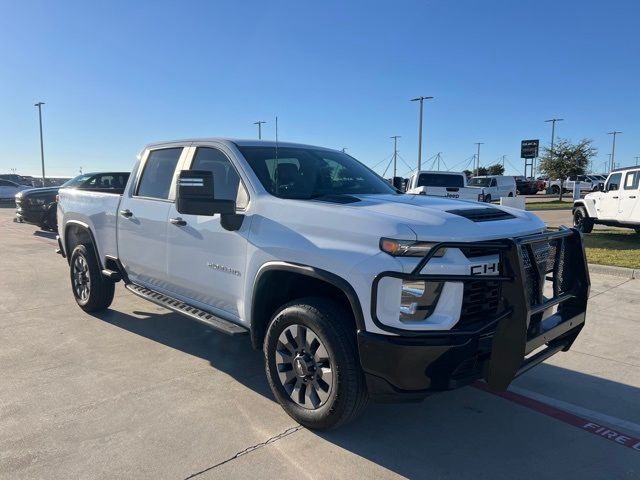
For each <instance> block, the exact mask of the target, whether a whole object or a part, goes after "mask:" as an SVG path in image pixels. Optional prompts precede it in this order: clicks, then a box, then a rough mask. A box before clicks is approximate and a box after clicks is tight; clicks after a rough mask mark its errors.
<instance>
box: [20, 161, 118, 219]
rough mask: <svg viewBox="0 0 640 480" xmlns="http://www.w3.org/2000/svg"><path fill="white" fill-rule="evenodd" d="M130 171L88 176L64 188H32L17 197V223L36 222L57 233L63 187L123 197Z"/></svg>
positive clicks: (69, 183) (65, 184) (80, 177)
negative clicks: (57, 214)
mask: <svg viewBox="0 0 640 480" xmlns="http://www.w3.org/2000/svg"><path fill="white" fill-rule="evenodd" d="M128 179H129V172H104V173H85V174H82V175H78V176H77V177H75V178H72V179H71V180H68V181H66V182H65V183H63V184H62V185H61V186H60V187H44V188H30V189H28V190H23V191H22V192H20V193H18V194H17V195H16V221H17V222H25V223H33V224H35V225H38V226H39V227H40V228H42V229H45V230H57V229H58V222H57V219H56V211H57V208H58V202H57V199H56V197H57V195H58V190H59V189H60V188H78V189H81V190H95V191H102V192H112V193H119V194H122V192H123V191H124V187H125V185H126V184H127V180H128Z"/></svg>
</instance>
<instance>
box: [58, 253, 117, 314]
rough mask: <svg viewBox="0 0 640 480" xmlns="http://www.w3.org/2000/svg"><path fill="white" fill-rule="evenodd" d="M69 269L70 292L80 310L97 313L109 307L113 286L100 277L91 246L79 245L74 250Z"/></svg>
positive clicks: (98, 265) (110, 282)
mask: <svg viewBox="0 0 640 480" xmlns="http://www.w3.org/2000/svg"><path fill="white" fill-rule="evenodd" d="M69 267H70V274H71V290H72V291H73V297H74V298H75V300H76V303H77V304H78V306H79V307H80V308H81V309H83V310H84V311H85V312H98V311H100V310H104V309H105V308H108V307H109V305H111V302H112V301H113V295H114V292H115V284H114V282H113V281H111V280H109V279H108V278H105V277H103V276H102V272H101V269H100V264H99V263H98V259H97V257H96V254H95V251H94V249H93V246H92V245H90V244H81V245H78V246H77V247H76V248H74V249H73V252H72V253H71V259H70V262H69Z"/></svg>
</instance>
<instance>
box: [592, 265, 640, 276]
mask: <svg viewBox="0 0 640 480" xmlns="http://www.w3.org/2000/svg"><path fill="white" fill-rule="evenodd" d="M589 273H598V274H601V275H612V276H615V277H622V278H629V279H631V278H640V269H635V270H634V269H633V268H626V267H614V266H611V265H596V264H593V263H590V264H589Z"/></svg>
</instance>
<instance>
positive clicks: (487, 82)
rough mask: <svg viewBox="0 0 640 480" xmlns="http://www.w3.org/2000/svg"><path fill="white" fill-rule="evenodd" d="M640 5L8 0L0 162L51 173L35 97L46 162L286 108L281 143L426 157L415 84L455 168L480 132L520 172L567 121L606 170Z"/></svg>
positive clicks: (632, 82)
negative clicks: (531, 148)
mask: <svg viewBox="0 0 640 480" xmlns="http://www.w3.org/2000/svg"><path fill="white" fill-rule="evenodd" d="M639 17H640V2H638V1H612V0H609V1H588V0H579V1H578V0H576V1H557V0H555V1H548V0H538V1H524V0H517V1H514V0H504V1H494V0H484V1H452V0H449V1H444V0H442V1H424V0H423V1H411V2H410V1H393V2H391V1H390V2H377V1H371V0H369V1H345V0H342V1H315V2H312V1H300V0H298V1H293V0H292V1H278V0H269V1H265V0H263V1H259V2H254V1H237V0H236V1H218V2H215V1H202V2H195V1H193V2H192V1H175V2H166V1H153V2H151V1H147V2H143V1H123V2H120V1H109V2H91V1H86V0H85V1H77V2H69V1H56V2H53V1H29V0H21V1H7V0H0V172H8V171H9V170H10V169H11V168H16V169H17V171H18V173H23V174H38V173H39V171H40V151H39V143H38V124H37V109H36V108H35V107H34V106H33V104H34V103H35V102H36V101H38V100H41V101H44V102H46V105H44V107H43V116H44V141H45V156H46V164H47V173H48V174H51V175H75V174H76V173H77V172H78V169H79V167H80V166H82V168H83V170H84V171H85V172H88V171H99V170H112V169H118V170H120V169H122V170H128V169H129V168H130V166H131V164H132V162H133V160H134V159H135V155H136V154H137V153H138V151H139V150H140V149H141V147H142V146H144V145H145V144H146V143H150V142H153V141H158V140H169V139H177V138H185V137H199V136H230V137H238V138H247V137H256V136H257V131H256V127H255V125H253V124H252V123H253V122H254V121H256V120H266V121H267V122H268V123H267V124H266V125H265V126H264V130H263V135H264V137H265V138H273V136H274V123H275V122H274V117H275V115H278V116H279V126H280V129H279V132H280V135H279V136H280V139H282V140H288V141H297V142H304V143H311V144H316V145H323V146H328V147H335V148H342V147H347V148H348V153H350V154H351V155H353V156H355V157H356V158H358V159H360V160H361V161H363V162H364V163H367V164H368V165H370V166H373V165H375V164H377V163H379V162H380V161H381V160H383V159H384V158H385V157H388V156H389V155H390V154H391V153H392V150H393V143H392V140H391V139H389V137H390V136H391V135H401V136H402V138H401V139H400V140H399V150H400V155H401V156H402V158H403V159H404V160H405V161H406V162H407V163H408V164H409V165H410V166H411V167H412V168H413V167H414V166H415V163H416V158H417V130H418V126H417V120H418V106H417V104H416V103H411V102H409V100H410V99H411V98H413V97H415V96H418V95H431V96H434V97H435V99H434V100H430V101H428V102H427V103H425V124H424V151H423V158H424V159H425V160H426V159H427V158H429V157H431V156H433V155H434V154H435V153H437V152H442V158H443V159H444V162H445V163H446V165H447V166H449V167H452V166H457V167H458V169H460V168H462V167H463V166H464V165H465V163H466V162H465V159H468V158H469V157H470V156H471V155H473V153H474V151H475V145H474V142H484V145H482V151H481V163H482V164H489V163H494V161H495V160H496V159H498V157H500V156H502V155H507V162H508V163H507V167H508V168H507V170H508V172H509V173H512V174H517V173H522V172H521V170H522V164H523V161H522V160H520V159H519V156H520V151H519V147H520V140H522V139H529V138H540V139H541V140H542V141H543V142H544V143H548V141H549V139H550V135H551V133H550V130H551V129H550V125H549V124H546V123H544V120H545V119H548V118H552V117H561V118H564V119H565V120H564V121H563V122H560V123H559V124H558V128H557V134H558V135H559V136H561V137H568V138H570V139H572V140H578V139H580V138H583V137H588V138H592V139H593V140H594V142H595V145H596V147H598V149H599V155H598V158H597V160H596V161H595V162H594V163H595V165H594V169H597V170H602V169H603V168H604V166H603V164H604V162H605V161H606V159H607V154H608V153H610V151H611V136H608V135H607V132H609V131H612V130H614V129H615V130H621V131H622V132H623V133H622V134H621V135H619V136H618V140H617V145H616V160H617V162H620V163H621V165H627V164H632V163H635V160H634V158H633V157H635V156H637V155H640V121H639V118H640V116H639V115H640V88H639V86H640V48H639V47H640V29H639V28H638V18H639ZM400 165H401V167H400V168H399V172H398V173H400V174H403V173H405V172H406V171H407V170H409V169H408V168H406V167H405V166H404V165H403V164H402V163H400ZM511 165H513V167H512V166H511ZM427 166H429V165H428V164H427ZM514 167H515V168H514ZM516 168H517V169H518V170H516ZM376 170H377V171H379V172H380V173H381V171H382V170H381V169H380V168H377V169H376Z"/></svg>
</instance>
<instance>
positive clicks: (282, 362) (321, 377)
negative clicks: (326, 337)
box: [275, 324, 334, 410]
mask: <svg viewBox="0 0 640 480" xmlns="http://www.w3.org/2000/svg"><path fill="white" fill-rule="evenodd" d="M275 355H276V370H277V372H278V377H279V378H280V382H281V384H282V386H283V387H284V389H285V391H286V392H287V394H288V395H289V398H291V400H292V401H293V402H295V403H296V404H297V405H299V406H301V407H303V408H306V409H309V410H315V409H318V408H320V407H321V406H323V405H324V404H325V403H326V402H327V400H328V399H329V396H330V395H331V391H332V389H333V384H334V368H333V362H332V360H331V358H330V356H329V352H328V350H327V348H326V346H325V345H324V343H322V340H320V337H318V335H316V333H315V332H314V331H313V330H311V329H310V328H308V327H305V326H304V325H299V324H294V325H289V326H288V327H286V328H285V329H284V330H283V331H282V333H281V334H280V336H279V337H278V343H277V345H276V354H275Z"/></svg>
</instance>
